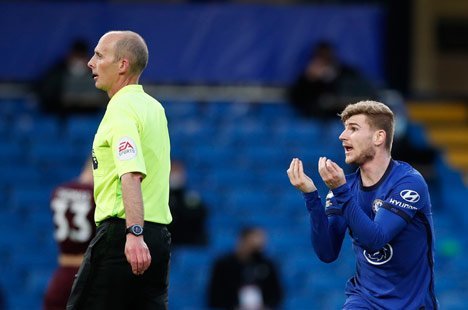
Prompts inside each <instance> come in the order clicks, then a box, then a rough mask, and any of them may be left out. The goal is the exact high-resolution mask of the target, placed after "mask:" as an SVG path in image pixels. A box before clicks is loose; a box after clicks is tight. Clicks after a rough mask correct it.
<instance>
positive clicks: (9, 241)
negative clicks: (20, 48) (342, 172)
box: [0, 98, 468, 310]
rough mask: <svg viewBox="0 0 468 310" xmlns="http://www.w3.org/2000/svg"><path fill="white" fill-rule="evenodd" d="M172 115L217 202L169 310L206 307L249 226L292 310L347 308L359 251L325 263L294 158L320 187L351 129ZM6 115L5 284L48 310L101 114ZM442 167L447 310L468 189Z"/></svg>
mask: <svg viewBox="0 0 468 310" xmlns="http://www.w3.org/2000/svg"><path fill="white" fill-rule="evenodd" d="M13 102H14V103H13ZM164 106H165V108H166V111H167V115H168V119H169V126H170V132H171V137H172V150H173V152H172V153H173V155H174V156H175V157H177V158H178V159H180V160H183V161H184V162H185V163H186V165H187V169H188V175H189V176H190V179H189V183H190V187H191V188H194V189H196V190H197V191H199V192H200V193H201V194H202V196H203V199H204V201H206V205H207V207H208V208H209V219H208V227H207V230H208V232H209V235H210V238H209V240H210V243H209V244H208V245H207V246H206V247H194V246H191V247H178V248H176V249H174V252H173V255H172V266H171V286H170V308H171V309H176V310H178V309H205V308H206V307H205V296H206V295H205V289H206V285H207V278H206V277H207V275H208V274H209V270H208V268H209V266H211V265H212V261H213V258H214V257H216V256H218V255H219V254H221V253H224V252H225V251H226V250H227V249H230V248H232V246H233V244H234V242H235V236H236V233H237V231H238V230H239V228H240V227H242V226H244V225H258V226H261V227H263V228H264V229H265V230H266V231H267V232H268V235H269V236H270V238H269V242H268V244H269V245H268V252H269V254H271V256H272V257H273V258H274V260H275V261H276V263H277V265H278V267H279V269H280V271H281V278H282V281H283V283H284V286H285V302H284V305H283V309H291V310H297V309H339V308H340V307H341V305H342V303H343V301H344V298H345V296H344V294H343V290H344V284H345V281H346V279H347V278H348V277H350V276H351V274H352V272H353V270H354V266H353V265H354V261H353V260H354V259H353V256H352V250H351V245H350V242H349V240H347V241H345V244H344V246H343V250H342V253H341V255H340V259H339V260H338V261H337V262H334V263H332V264H324V263H322V262H320V261H319V260H318V259H317V258H316V257H315V255H314V253H313V250H312V248H311V246H310V241H309V237H308V219H307V213H306V211H305V209H304V206H303V203H302V200H301V196H300V194H299V193H298V192H296V191H295V190H294V188H292V187H291V186H290V185H289V183H288V180H287V176H286V169H287V167H288V165H289V161H290V159H291V158H292V157H293V156H301V157H302V158H303V159H304V161H305V164H306V167H312V168H310V169H311V171H307V172H308V173H309V174H310V175H311V176H312V177H313V178H316V179H317V178H318V173H317V171H315V170H316V169H314V168H313V167H315V166H316V162H317V160H318V156H320V155H321V154H328V155H330V156H331V157H332V158H335V159H336V160H337V161H338V162H340V163H341V164H342V161H343V159H342V157H343V156H342V149H341V147H340V143H339V142H338V141H337V132H339V130H341V124H340V123H339V122H332V123H322V122H320V121H303V120H300V119H299V118H298V117H297V116H296V115H295V113H294V112H293V111H291V108H290V106H289V105H287V104H284V103H281V102H279V103H278V102H277V103H272V102H270V103H263V104H262V103H257V104H250V103H233V102H195V101H167V102H164ZM0 107H1V108H0V113H1V115H0V117H1V120H2V123H1V126H0V135H1V136H0V138H1V140H2V141H5V143H3V144H2V146H1V147H2V149H1V152H0V154H1V156H2V157H1V159H2V161H1V162H2V164H1V169H2V174H1V178H0V193H1V195H2V197H3V200H4V203H3V204H2V206H1V207H0V225H1V227H2V229H3V230H4V231H5V232H7V233H3V234H1V235H0V262H1V263H0V284H2V287H4V288H5V290H6V295H7V299H8V303H9V307H8V309H38V308H39V307H40V305H41V303H42V298H43V294H44V291H45V288H46V285H47V281H48V280H49V278H50V276H51V274H52V272H53V270H54V268H55V266H56V261H55V257H56V253H57V248H56V245H55V243H54V242H53V239H52V232H53V230H52V225H53V223H52V219H51V217H50V213H49V206H48V197H49V195H50V190H51V189H52V188H53V186H54V185H56V184H58V183H60V182H61V181H64V180H67V179H68V178H70V177H72V176H73V175H74V174H76V173H77V172H78V171H79V169H80V165H81V162H82V159H83V158H85V157H86V155H87V154H88V153H89V150H90V142H91V139H92V134H93V133H94V130H95V129H96V126H97V124H98V121H99V115H96V116H88V117H83V116H80V117H70V119H69V120H68V121H67V122H66V123H59V122H58V120H56V119H54V118H53V117H50V116H44V115H42V114H41V113H40V112H38V111H37V110H36V109H34V108H31V106H30V102H29V99H24V98H10V99H2V100H1V101H0ZM25 120H26V121H25ZM23 122H25V123H24V124H23ZM37 137H40V138H39V139H37ZM325 142H326V143H325ZM437 167H438V170H439V173H440V176H441V178H443V180H442V181H441V184H442V186H443V189H442V190H441V191H440V194H441V195H442V197H441V199H440V201H442V202H443V206H441V207H438V208H435V209H436V211H435V216H434V220H435V226H436V236H437V240H436V245H437V256H436V259H437V262H436V263H437V267H436V271H437V282H436V289H437V293H438V296H439V299H440V303H441V306H442V308H443V309H463V308H464V307H465V306H466V299H467V298H468V295H467V292H468V281H467V279H468V273H467V271H466V268H465V262H464V257H466V255H467V254H468V252H467V250H466V249H467V243H468V238H467V237H466V236H467V235H468V234H466V228H465V227H467V226H466V223H467V222H468V212H467V211H466V208H465V201H466V197H467V189H466V187H465V186H464V185H463V183H462V179H461V177H460V174H459V173H458V172H456V171H455V170H453V168H452V167H450V166H449V165H447V163H446V162H445V160H444V159H443V158H440V159H439V161H438V163H437ZM318 185H319V186H320V188H319V190H320V191H321V192H322V193H324V190H325V188H324V187H323V186H322V185H321V184H318ZM322 196H323V194H322Z"/></svg>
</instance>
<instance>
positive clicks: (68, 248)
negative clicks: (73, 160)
mask: <svg viewBox="0 0 468 310" xmlns="http://www.w3.org/2000/svg"><path fill="white" fill-rule="evenodd" d="M50 208H51V210H52V214H53V220H54V224H55V231H54V238H55V240H56V241H57V244H58V246H59V252H60V254H59V257H58V263H59V267H58V268H57V270H56V271H55V272H54V275H53V277H52V279H51V280H50V282H49V286H48V288H47V291H46V294H45V299H44V309H45V310H54V309H55V310H59V309H62V310H63V309H65V307H66V306H67V299H68V296H69V295H70V291H71V288H72V285H73V280H74V279H75V275H76V273H77V272H78V268H79V267H80V264H81V262H82V260H83V254H84V252H85V251H86V248H87V247H88V244H89V242H90V241H91V239H92V238H93V236H94V233H95V231H96V225H95V224H94V219H93V215H94V208H95V204H94V198H93V168H92V162H91V159H90V160H88V161H86V164H85V166H84V167H83V169H82V171H81V173H80V175H79V177H78V178H77V179H76V180H73V181H71V182H67V183H64V184H61V185H59V186H58V187H57V188H56V189H54V191H53V192H52V197H51V202H50Z"/></svg>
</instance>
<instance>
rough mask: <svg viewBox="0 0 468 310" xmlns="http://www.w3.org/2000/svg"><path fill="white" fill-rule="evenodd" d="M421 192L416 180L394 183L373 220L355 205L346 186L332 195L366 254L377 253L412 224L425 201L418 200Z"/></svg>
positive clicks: (422, 185)
mask: <svg viewBox="0 0 468 310" xmlns="http://www.w3.org/2000/svg"><path fill="white" fill-rule="evenodd" d="M423 191H424V184H422V183H421V182H418V181H416V182H414V180H412V181H411V180H404V181H402V182H399V184H395V186H393V187H392V189H391V190H390V191H389V193H388V195H387V196H386V198H385V200H384V201H383V203H382V206H381V207H380V208H379V210H378V211H377V213H376V215H375V218H374V220H372V219H370V218H369V216H368V215H367V214H366V213H365V212H364V211H363V209H362V208H361V206H359V205H358V204H357V203H356V200H355V199H354V195H353V193H352V192H351V190H350V188H349V186H348V185H347V184H344V185H342V186H340V187H338V188H336V189H335V190H333V194H334V196H335V198H336V200H337V202H338V204H340V205H341V206H342V212H343V216H344V218H345V219H346V222H347V224H348V227H349V228H350V230H351V231H352V234H353V238H354V240H355V241H357V242H358V243H359V244H360V245H361V246H362V247H364V248H365V249H367V250H369V251H378V250H379V249H381V248H382V247H383V246H384V245H385V244H387V243H388V242H390V241H391V240H392V239H393V238H394V237H395V236H396V235H397V234H398V233H399V232H400V231H401V230H402V229H403V228H404V227H405V226H406V225H407V223H408V222H410V221H411V219H412V217H413V216H414V215H415V213H416V211H417V210H419V209H420V208H423V207H424V205H425V204H424V202H423V201H425V199H420V198H421V197H420V194H418V192H419V193H422V192H423ZM403 197H406V199H404V198H403ZM410 201H413V202H412V203H411V202H410ZM418 201H419V202H420V203H418Z"/></svg>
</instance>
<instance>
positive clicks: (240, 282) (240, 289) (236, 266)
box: [208, 227, 283, 310]
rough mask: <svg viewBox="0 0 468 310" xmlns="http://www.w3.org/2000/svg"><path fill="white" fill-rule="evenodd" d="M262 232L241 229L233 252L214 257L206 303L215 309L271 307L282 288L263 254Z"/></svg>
mask: <svg viewBox="0 0 468 310" xmlns="http://www.w3.org/2000/svg"><path fill="white" fill-rule="evenodd" d="M265 243H266V235H265V232H264V231H263V230H262V229H261V228H257V227H250V228H245V229H243V230H242V231H241V233H240V234H239V237H238V241H237V246H236V249H235V251H234V252H233V253H229V254H226V255H224V256H222V257H220V258H218V259H217V260H216V261H215V263H214V266H213V269H212V273H211V278H210V281H209V286H208V306H209V307H211V308H216V309H241V310H259V309H275V308H278V307H279V306H280V304H281V301H282V298H283V289H282V286H281V283H280V279H279V277H278V272H277V270H276V267H275V265H274V263H273V262H272V261H271V260H270V259H269V258H268V257H267V256H265V254H264V249H265Z"/></svg>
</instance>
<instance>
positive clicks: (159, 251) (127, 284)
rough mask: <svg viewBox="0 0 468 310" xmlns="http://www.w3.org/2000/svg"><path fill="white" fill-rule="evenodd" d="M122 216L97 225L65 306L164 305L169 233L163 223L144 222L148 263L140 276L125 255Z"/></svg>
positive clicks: (96, 307) (74, 307)
mask: <svg viewBox="0 0 468 310" xmlns="http://www.w3.org/2000/svg"><path fill="white" fill-rule="evenodd" d="M125 229H126V224H125V220H123V219H118V218H112V219H108V220H106V221H104V222H103V223H102V224H101V225H99V227H98V229H97V231H96V236H95V237H94V239H93V240H92V241H91V243H90V245H89V247H88V249H87V251H86V253H85V256H84V260H83V263H82V264H81V267H80V269H79V271H78V275H77V279H76V280H75V282H74V284H73V288H72V293H71V295H70V298H69V300H68V304H67V309H167V307H168V286H169V262H170V244H171V234H170V233H169V231H168V230H167V227H166V226H165V225H161V224H157V223H152V222H145V224H144V229H145V232H144V239H145V242H146V244H147V246H148V248H149V250H150V254H151V265H150V267H149V268H148V269H147V270H146V271H145V273H144V274H143V275H141V276H136V275H134V274H133V273H132V269H131V266H130V264H129V263H128V262H127V258H126V257H125V253H124V251H125V242H126V234H125Z"/></svg>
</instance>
